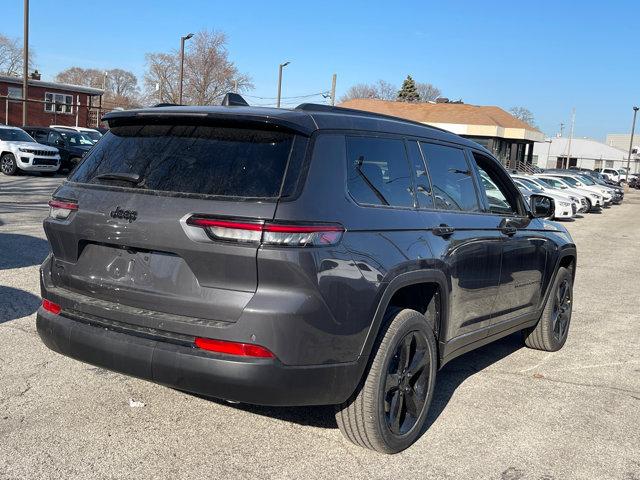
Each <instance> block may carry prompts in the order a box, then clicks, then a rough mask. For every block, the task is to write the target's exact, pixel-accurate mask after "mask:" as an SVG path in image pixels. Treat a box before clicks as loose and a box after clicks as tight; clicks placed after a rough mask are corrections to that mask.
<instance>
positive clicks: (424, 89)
mask: <svg viewBox="0 0 640 480" xmlns="http://www.w3.org/2000/svg"><path fill="white" fill-rule="evenodd" d="M416 88H417V89H418V94H419V95H420V101H421V102H433V101H435V99H436V98H438V97H439V96H440V95H442V92H441V91H440V89H439V88H438V87H436V86H434V85H432V84H430V83H417V84H416Z"/></svg>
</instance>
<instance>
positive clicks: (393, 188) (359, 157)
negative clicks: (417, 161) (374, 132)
mask: <svg viewBox="0 0 640 480" xmlns="http://www.w3.org/2000/svg"><path fill="white" fill-rule="evenodd" d="M346 140H347V169H348V170H347V172H348V176H347V184H348V188H349V193H351V196H352V197H353V198H354V199H355V201H356V202H358V203H360V204H363V205H391V206H396V207H413V194H412V193H411V192H412V185H411V173H410V170H409V163H408V160H407V153H406V150H405V147H404V141H402V140H395V139H389V138H370V137H347V139H346Z"/></svg>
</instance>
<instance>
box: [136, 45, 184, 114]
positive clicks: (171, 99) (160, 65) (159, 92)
mask: <svg viewBox="0 0 640 480" xmlns="http://www.w3.org/2000/svg"><path fill="white" fill-rule="evenodd" d="M145 59H146V63H147V71H146V73H145V74H144V96H143V101H144V102H145V103H148V104H150V103H178V76H179V75H180V65H179V63H178V62H179V59H178V58H177V57H176V55H175V54H173V53H147V54H146V55H145Z"/></svg>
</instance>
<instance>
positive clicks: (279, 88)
mask: <svg viewBox="0 0 640 480" xmlns="http://www.w3.org/2000/svg"><path fill="white" fill-rule="evenodd" d="M290 63H291V62H284V63H281V64H280V66H279V67H278V101H277V102H276V108H280V95H281V94H282V69H283V68H284V67H286V66H287V65H289V64H290Z"/></svg>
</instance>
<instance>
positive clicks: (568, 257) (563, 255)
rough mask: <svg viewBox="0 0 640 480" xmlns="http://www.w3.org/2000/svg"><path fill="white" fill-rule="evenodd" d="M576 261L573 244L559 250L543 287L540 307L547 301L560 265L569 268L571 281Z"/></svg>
mask: <svg viewBox="0 0 640 480" xmlns="http://www.w3.org/2000/svg"><path fill="white" fill-rule="evenodd" d="M577 262H578V252H577V250H576V247H575V245H572V246H568V247H566V248H564V249H563V250H562V251H561V252H560V254H559V255H558V258H557V259H556V262H555V265H554V269H553V275H552V276H551V278H550V279H549V282H548V283H547V285H546V288H545V292H544V295H543V296H542V299H541V304H540V308H541V309H542V308H544V306H545V305H546V303H547V299H548V298H549V294H550V292H551V288H552V287H553V283H554V282H555V281H556V276H557V275H558V270H559V269H560V267H565V268H569V269H570V271H571V279H572V281H575V278H576V266H577Z"/></svg>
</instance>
